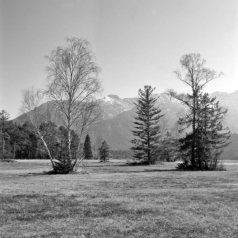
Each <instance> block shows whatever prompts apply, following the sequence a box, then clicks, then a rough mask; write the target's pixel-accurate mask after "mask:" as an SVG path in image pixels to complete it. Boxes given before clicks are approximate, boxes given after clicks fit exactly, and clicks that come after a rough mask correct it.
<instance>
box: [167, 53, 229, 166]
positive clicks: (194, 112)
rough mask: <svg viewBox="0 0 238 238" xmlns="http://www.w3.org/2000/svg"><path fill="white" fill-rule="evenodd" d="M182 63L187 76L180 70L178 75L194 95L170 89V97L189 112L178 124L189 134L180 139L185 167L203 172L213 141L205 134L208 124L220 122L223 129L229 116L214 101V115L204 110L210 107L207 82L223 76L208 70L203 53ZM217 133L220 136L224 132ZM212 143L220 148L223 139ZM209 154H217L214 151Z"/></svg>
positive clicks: (187, 58) (212, 104)
mask: <svg viewBox="0 0 238 238" xmlns="http://www.w3.org/2000/svg"><path fill="white" fill-rule="evenodd" d="M180 63H181V66H182V68H183V71H184V75H183V74H182V72H181V71H179V70H177V71H175V74H176V76H177V78H178V79H179V80H181V81H182V82H184V83H185V84H186V85H188V86H189V87H190V88H191V93H187V94H178V93H176V92H174V91H173V90H170V91H169V95H170V96H172V97H173V98H176V99H178V100H179V101H181V102H182V103H183V104H185V105H186V106H187V107H188V109H189V110H188V112H187V114H186V115H184V116H182V117H180V118H179V121H178V123H179V125H180V126H182V127H183V128H182V130H181V131H183V132H185V131H186V132H187V134H186V136H185V137H184V138H181V139H180V143H181V147H180V152H181V154H182V156H183V160H184V163H183V165H182V167H183V168H190V169H202V167H203V166H202V160H203V159H204V158H205V157H204V155H205V151H206V150H207V149H205V148H206V146H205V144H206V142H205V141H206V140H208V138H209V135H208V133H207V132H205V131H206V130H205V131H204V125H205V124H206V123H208V122H209V121H210V120H211V121H213V123H211V125H215V124H216V123H215V122H214V121H216V122H217V123H218V125H219V126H220V127H221V126H222V121H221V118H220V117H223V116H224V115H225V114H226V113H225V112H224V111H222V110H221V108H220V109H219V106H218V105H217V106H218V107H217V106H216V105H215V104H214V102H213V101H212V100H210V99H209V100H210V102H208V101H209V100H208V101H207V103H208V104H209V105H211V109H212V108H213V109H214V110H213V109H212V111H213V112H212V111H211V110H210V109H209V110H210V112H209V110H208V111H206V112H205V111H204V110H206V109H205V108H206V107H205V104H204V98H203V96H204V95H203V92H202V90H203V88H204V87H205V85H206V84H207V83H209V82H210V81H212V80H214V79H216V78H217V77H219V76H220V75H221V73H220V74H217V73H216V72H215V71H214V70H210V69H208V68H206V67H205V63H206V61H205V60H204V59H202V58H201V55H200V54H188V55H184V56H183V57H182V58H181V60H180ZM215 108H216V109H215ZM215 111H216V112H215ZM204 113H205V114H204ZM212 118H213V119H212ZM204 123H205V124H204ZM214 123H215V124H214ZM213 129H214V128H213ZM213 131H214V130H213ZM216 134H217V135H218V134H220V132H218V133H216ZM225 135H226V136H228V134H226V133H225V134H224V138H223V139H224V140H226V139H225V137H226V136H225ZM228 137H229V136H228ZM228 137H226V138H228ZM212 143H213V144H214V143H215V144H217V145H218V144H219V143H220V142H219V139H217V140H216V142H215V141H214V140H213V142H212ZM225 144H226V143H225V142H224V144H223V145H224V146H225ZM207 145H208V144H207ZM209 151H210V152H211V151H213V152H214V150H212V149H211V150H209ZM217 152H218V151H217ZM217 155H218V154H217ZM202 158H203V159H202Z"/></svg>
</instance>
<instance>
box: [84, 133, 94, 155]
mask: <svg viewBox="0 0 238 238" xmlns="http://www.w3.org/2000/svg"><path fill="white" fill-rule="evenodd" d="M83 153H84V159H92V158H93V153H92V147H91V140H90V137H89V135H87V136H86V138H85V142H84V147H83Z"/></svg>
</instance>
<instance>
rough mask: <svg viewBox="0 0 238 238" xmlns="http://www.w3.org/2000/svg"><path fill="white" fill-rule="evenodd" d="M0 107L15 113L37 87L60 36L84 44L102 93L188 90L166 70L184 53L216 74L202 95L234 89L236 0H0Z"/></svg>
mask: <svg viewBox="0 0 238 238" xmlns="http://www.w3.org/2000/svg"><path fill="white" fill-rule="evenodd" d="M0 36H1V37H0V90H1V91H0V95H1V97H0V110H3V109H4V110H6V111H7V112H9V113H10V115H11V118H15V117H16V116H17V115H18V111H19V107H20V105H21V90H22V89H26V88H29V87H31V86H33V85H34V87H35V88H38V87H44V85H45V83H46V77H47V74H46V71H45V68H46V66H47V60H46V59H45V58H44V56H46V55H49V54H50V52H51V51H52V50H54V49H55V48H56V47H57V46H59V45H62V46H63V45H65V44H66V43H65V39H66V38H67V37H77V38H85V39H87V40H88V41H89V42H90V43H91V45H92V50H93V52H94V54H95V56H96V62H97V64H98V65H99V66H100V67H101V69H102V71H101V74H100V78H101V79H102V81H103V87H104V91H103V95H102V96H105V95H107V94H116V95H118V96H119V97H121V98H124V97H134V96H136V95H137V92H138V89H139V88H142V87H143V86H144V85H152V86H153V87H156V91H155V92H156V93H161V92H164V91H165V90H166V89H169V88H174V89H175V90H177V91H179V92H183V91H186V90H188V88H186V86H185V85H184V84H183V83H182V82H180V81H179V80H178V79H176V77H175V75H174V74H173V71H174V70H176V69H179V68H180V65H179V60H180V58H181V56H182V55H184V54H188V53H200V54H201V55H202V57H203V58H204V59H206V60H207V67H208V68H211V69H214V70H216V71H217V72H220V71H222V72H223V73H224V76H222V77H221V78H219V79H216V81H214V82H211V83H210V84H208V86H207V87H206V90H207V91H208V92H214V91H223V92H234V91H235V90H238V67H237V66H238V1H237V0H229V1H227V0H199V1H197V0H178V1H177V0H145V1H143V0H114V1H111V0H100V1H99V0H41V1H37V0H21V1H18V0H0Z"/></svg>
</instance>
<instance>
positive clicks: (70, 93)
mask: <svg viewBox="0 0 238 238" xmlns="http://www.w3.org/2000/svg"><path fill="white" fill-rule="evenodd" d="M66 41H67V43H68V45H67V46H66V47H65V48H63V47H61V46H60V47H58V48H57V49H56V50H53V51H52V52H51V54H50V56H47V57H46V58H47V59H48V61H49V66H48V67H47V72H48V85H47V90H46V95H47V97H48V98H49V99H50V100H52V102H53V103H54V106H55V108H56V110H57V111H58V112H59V115H60V117H61V119H62V123H63V125H64V126H65V127H66V128H67V131H68V156H69V159H70V160H71V148H70V146H71V130H72V129H74V130H75V131H76V132H77V133H78V135H79V136H80V137H81V138H82V136H83V135H84V134H85V132H86V131H87V130H88V128H89V126H90V125H91V124H93V123H94V122H95V121H96V120H97V119H98V118H99V117H100V115H101V112H100V109H99V105H98V102H97V101H96V99H95V96H96V94H97V93H99V92H100V91H101V82H100V80H99V78H98V73H99V71H100V69H99V67H98V66H97V64H96V63H95V62H94V58H95V57H94V55H93V53H92V51H91V48H90V44H89V42H88V41H86V40H84V39H77V38H70V39H67V40H66ZM76 163H77V160H76V161H74V162H73V167H74V166H75V164H76Z"/></svg>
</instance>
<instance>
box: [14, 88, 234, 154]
mask: <svg viewBox="0 0 238 238" xmlns="http://www.w3.org/2000/svg"><path fill="white" fill-rule="evenodd" d="M210 95H211V96H212V97H216V99H217V101H219V102H220V105H221V106H222V107H224V108H227V109H228V113H227V116H226V120H225V122H224V123H225V125H226V126H228V127H229V129H230V131H231V133H238V123H237V122H238V91H235V92H234V93H224V92H214V93H211V94H210ZM153 96H154V97H156V98H158V100H157V102H156V106H158V107H159V108H160V109H161V110H162V114H164V117H163V120H162V123H163V127H166V128H167V129H170V130H171V129H173V128H174V127H175V124H176V121H177V119H178V115H179V113H182V112H185V111H186V107H185V106H184V105H182V104H181V103H180V102H179V101H178V100H176V99H173V98H170V97H169V96H168V95H167V94H165V93H161V94H154V95H153ZM136 99H137V98H135V97H134V98H124V99H121V98H120V97H119V96H117V95H112V94H110V95H108V96H106V97H104V98H103V99H99V102H100V106H101V109H102V119H101V120H100V121H99V122H97V123H96V124H95V125H94V126H92V127H91V130H90V132H89V135H90V137H91V141H92V144H93V145H95V146H96V147H97V146H98V145H97V144H99V143H101V141H102V140H106V141H107V142H108V144H109V146H110V148H111V149H112V150H128V149H129V148H130V146H131V144H130V140H131V139H132V138H133V136H132V133H131V130H132V129H133V123H132V122H133V118H134V115H135V112H136V108H135V104H134V102H136ZM38 110H39V112H40V113H41V114H46V113H47V115H48V117H49V119H50V120H51V121H53V122H55V123H56V124H57V125H60V124H61V121H60V120H59V116H58V115H57V112H55V111H54V110H53V104H52V102H46V103H44V104H42V105H41V106H39V108H38ZM26 119H27V116H26V115H22V116H20V117H18V118H16V119H14V120H13V121H15V122H16V123H20V124H22V123H24V122H25V121H26Z"/></svg>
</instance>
